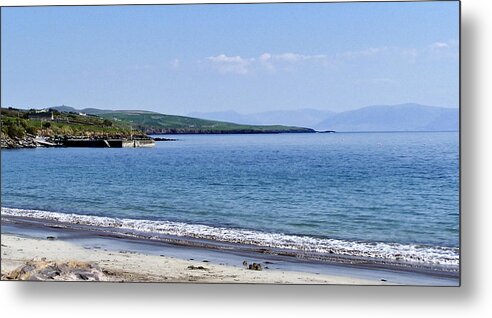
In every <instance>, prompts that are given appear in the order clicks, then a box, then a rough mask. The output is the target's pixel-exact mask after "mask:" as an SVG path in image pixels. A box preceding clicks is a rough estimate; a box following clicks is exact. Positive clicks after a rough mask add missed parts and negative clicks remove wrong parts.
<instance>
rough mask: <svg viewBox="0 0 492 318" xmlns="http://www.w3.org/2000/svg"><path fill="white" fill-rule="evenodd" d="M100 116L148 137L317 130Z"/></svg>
mask: <svg viewBox="0 0 492 318" xmlns="http://www.w3.org/2000/svg"><path fill="white" fill-rule="evenodd" d="M99 116H101V117H103V118H106V119H111V120H115V121H120V122H127V123H130V124H131V125H132V126H133V127H134V128H136V129H139V130H142V131H144V132H145V133H147V134H230V133H248V134H254V133H292V132H299V133H309V132H314V130H312V129H309V128H300V127H292V126H281V125H270V126H258V125H240V124H234V123H228V122H222V121H215V120H206V119H199V118H192V117H185V116H175V115H164V114H159V113H154V112H147V111H112V112H109V113H105V114H99Z"/></svg>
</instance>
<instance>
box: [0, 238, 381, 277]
mask: <svg viewBox="0 0 492 318" xmlns="http://www.w3.org/2000/svg"><path fill="white" fill-rule="evenodd" d="M1 241H2V246H1V252H2V255H1V265H2V266H1V272H2V279H8V278H9V275H10V274H11V273H12V272H14V271H15V270H16V269H19V268H21V267H22V266H24V265H25V264H26V263H27V262H29V261H32V260H35V261H37V262H38V263H42V262H52V263H53V262H56V263H58V264H63V263H67V262H72V263H90V264H93V265H94V266H97V267H98V268H100V270H101V272H102V273H104V277H103V278H102V279H100V280H107V281H116V282H118V281H119V282H122V281H123V282H183V283H261V284H356V285H380V284H385V282H383V281H380V280H367V279H359V278H352V277H345V276H331V275H325V274H314V273H306V272H297V271H280V270H270V269H265V268H264V269H262V270H261V271H257V270H249V269H246V268H244V267H243V264H239V265H238V266H230V265H219V264H212V263H210V262H204V261H203V260H202V261H198V260H186V259H180V258H175V257H171V256H167V255H159V256H157V255H152V254H146V253H141V252H134V251H125V250H121V251H112V250H104V249H100V248H95V247H87V246H86V247H84V246H81V245H78V244H75V243H73V242H69V241H63V240H59V239H52V238H51V237H50V238H46V239H41V238H32V237H23V236H19V235H13V234H2V236H1ZM252 262H254V260H250V261H249V262H248V263H252ZM72 279H73V278H71V279H70V280H72ZM50 280H51V279H50ZM54 280H57V278H56V277H55V278H54ZM61 280H64V278H61ZM81 280H82V279H81Z"/></svg>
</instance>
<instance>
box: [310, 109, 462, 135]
mask: <svg viewBox="0 0 492 318" xmlns="http://www.w3.org/2000/svg"><path fill="white" fill-rule="evenodd" d="M314 128H315V129H318V130H335V131H446V130H458V128H459V110H458V109H457V108H443V107H432V106H424V105H419V104H401V105H394V106H388V105H384V106H368V107H364V108H360V109H357V110H352V111H346V112H342V113H338V114H336V115H333V116H331V117H329V118H327V119H325V120H323V121H321V122H320V123H319V124H318V125H316V126H314Z"/></svg>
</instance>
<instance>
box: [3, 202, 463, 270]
mask: <svg viewBox="0 0 492 318" xmlns="http://www.w3.org/2000/svg"><path fill="white" fill-rule="evenodd" d="M2 215H5V216H18V217H28V218H36V219H45V220H51V221H56V222H63V223H70V224H82V225H89V226H97V227H106V228H119V229H124V230H130V231H139V232H146V233H155V234H164V235H174V236H180V237H193V238H199V239H208V240H215V241H221V242H229V243H240V244H250V245H257V246H262V247H271V248H281V249H290V250H298V251H303V252H315V253H327V254H337V255H346V256H355V257H369V258H376V259H383V260H392V261H404V262H411V263H417V264H432V265H446V266H458V265H459V250H458V248H450V247H439V246H425V245H418V244H398V243H384V242H370V243H369V242H355V241H345V240H337V239H324V238H314V237H309V236H298V235H288V234H281V233H265V232H260V231H253V230H245V229H234V228H225V227H212V226H208V225H201V224H188V223H181V222H170V221H155V220H138V219H126V218H112V217H102V216H91V215H81V214H68V213H58V212H49V211H40V210H26V209H16V208H5V207H2Z"/></svg>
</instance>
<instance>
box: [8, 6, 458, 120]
mask: <svg viewBox="0 0 492 318" xmlns="http://www.w3.org/2000/svg"><path fill="white" fill-rule="evenodd" d="M458 10H459V4H458V2H447V1H441V2H421V3H417V2H411V3H324V4H255V5H186V6H184V5H182V6H109V7H38V8H35V7H33V8H2V71H1V76H2V101H1V104H2V106H3V107H7V106H14V107H22V108H28V107H45V106H54V105H62V104H64V105H70V106H74V107H77V108H84V107H97V108H107V109H147V110H154V111H159V112H163V113H169V114H187V113H189V112H195V111H199V112H208V111H224V110H235V111H237V112H240V113H253V112H261V111H268V110H280V109H300V108H315V109H325V110H334V111H344V110H349V109H355V108H360V107H363V106H367V105H380V104H398V103H406V102H417V103H421V104H427V105H434V106H444V107H458V105H459V99H458V96H459V68H458V62H459V55H458V53H459V52H458V48H459V42H458V41H459V24H458V15H459V11H458Z"/></svg>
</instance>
